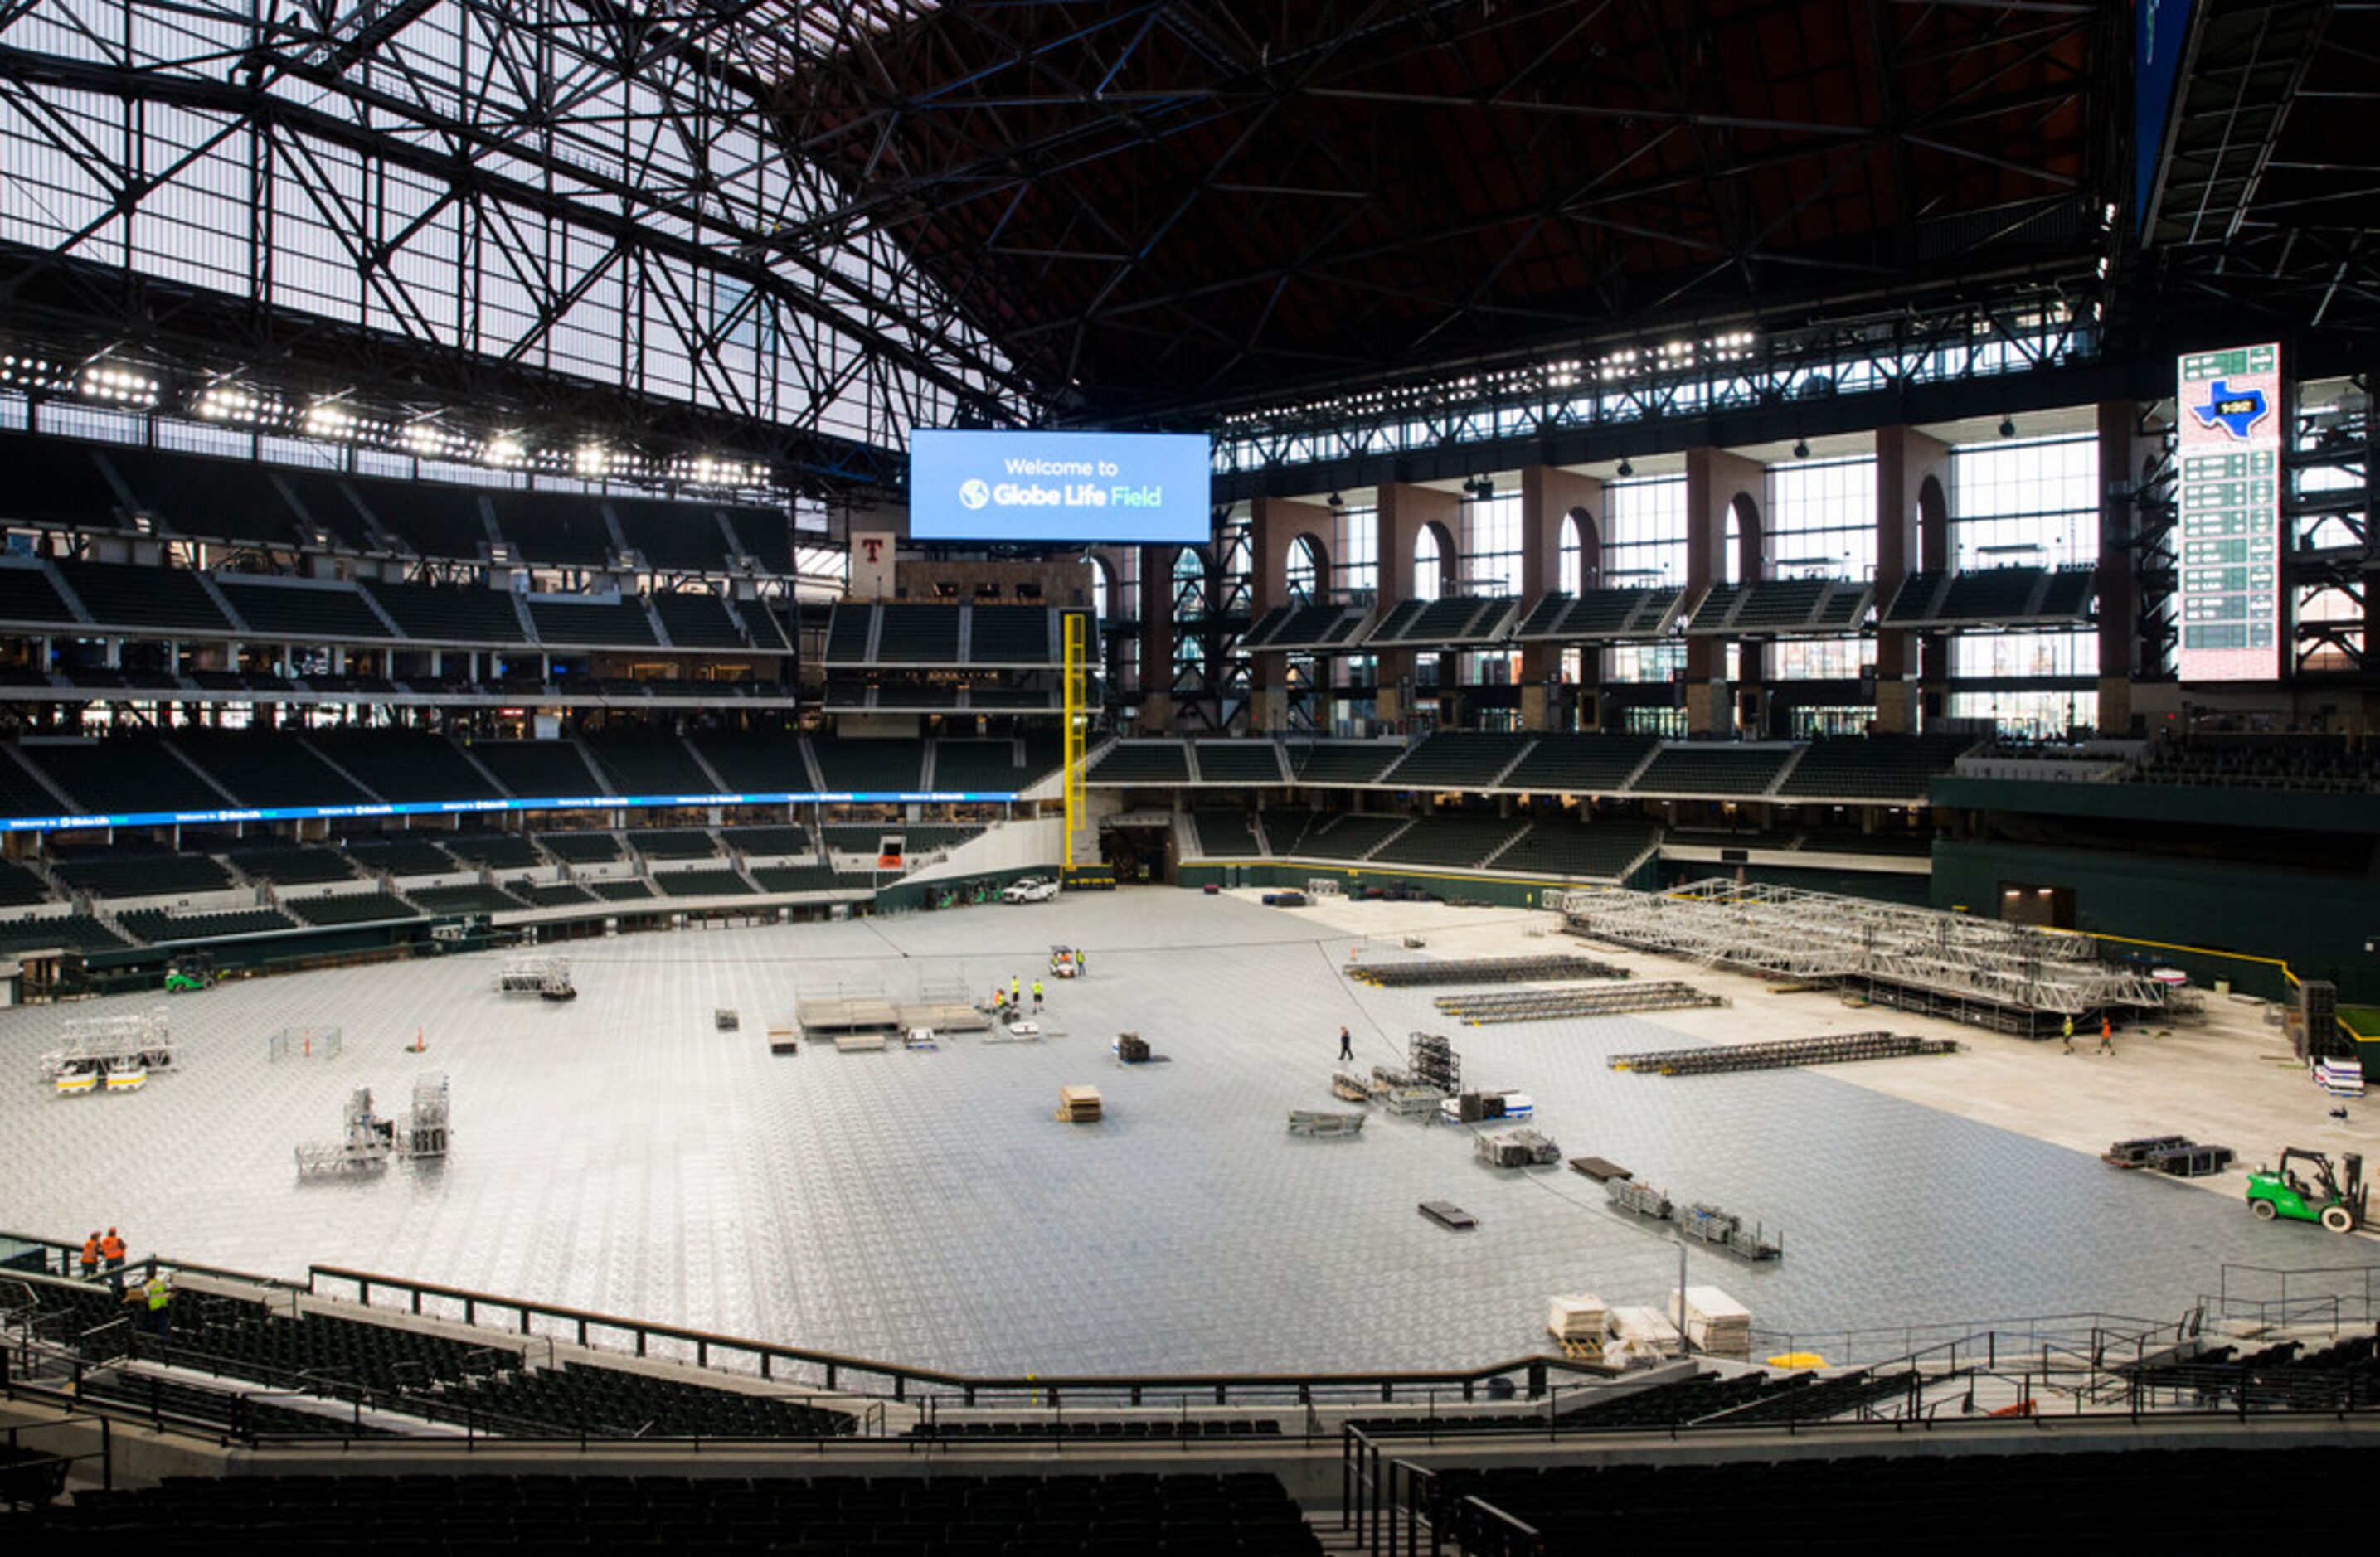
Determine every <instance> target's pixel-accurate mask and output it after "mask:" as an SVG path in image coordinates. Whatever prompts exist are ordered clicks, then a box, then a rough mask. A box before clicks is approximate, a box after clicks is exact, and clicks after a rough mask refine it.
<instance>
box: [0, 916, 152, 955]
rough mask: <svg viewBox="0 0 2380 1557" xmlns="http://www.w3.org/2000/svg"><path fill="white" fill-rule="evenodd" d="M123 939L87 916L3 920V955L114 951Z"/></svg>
mask: <svg viewBox="0 0 2380 1557" xmlns="http://www.w3.org/2000/svg"><path fill="white" fill-rule="evenodd" d="M123 945H124V937H123V936H121V935H117V934H116V933H115V931H113V930H111V929H109V928H108V927H107V926H106V925H104V924H102V923H100V922H99V921H98V920H96V919H93V918H92V917H91V915H89V914H87V913H65V914H55V915H51V916H48V917H45V918H41V919H11V920H6V921H0V956H14V955H16V954H17V953H18V952H20V951H41V950H44V949H47V948H49V947H65V948H66V949H67V950H68V951H115V950H116V949H118V948H120V947H122V946H123Z"/></svg>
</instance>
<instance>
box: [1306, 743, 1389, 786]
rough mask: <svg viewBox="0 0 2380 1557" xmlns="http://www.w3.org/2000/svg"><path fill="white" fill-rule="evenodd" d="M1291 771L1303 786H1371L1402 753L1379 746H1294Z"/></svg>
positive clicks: (1315, 744)
mask: <svg viewBox="0 0 2380 1557" xmlns="http://www.w3.org/2000/svg"><path fill="white" fill-rule="evenodd" d="M1288 751H1289V770H1290V772H1291V774H1292V775H1293V777H1294V778H1296V780H1297V782H1299V783H1301V784H1371V783H1377V782H1378V780H1379V777H1380V775H1381V774H1382V773H1383V772H1385V771H1386V770H1387V768H1388V766H1389V764H1390V763H1391V762H1394V761H1396V760H1397V758H1399V757H1400V756H1402V755H1403V751H1402V750H1401V749H1400V748H1398V747H1396V746H1391V745H1388V744H1385V743H1382V742H1371V741H1365V742H1354V741H1345V742H1333V741H1318V742H1314V743H1313V744H1312V745H1310V746H1291V747H1289V748H1288Z"/></svg>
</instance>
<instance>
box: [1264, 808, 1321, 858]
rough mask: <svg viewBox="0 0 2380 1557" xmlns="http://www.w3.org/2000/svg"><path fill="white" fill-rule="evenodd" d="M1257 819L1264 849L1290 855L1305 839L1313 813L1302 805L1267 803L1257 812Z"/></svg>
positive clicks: (1312, 820)
mask: <svg viewBox="0 0 2380 1557" xmlns="http://www.w3.org/2000/svg"><path fill="white" fill-rule="evenodd" d="M1257 822H1258V823H1259V825H1261V826H1262V827H1263V828H1264V840H1265V848H1266V851H1267V852H1269V853H1273V854H1280V855H1290V854H1294V853H1296V852H1297V851H1298V847H1299V845H1301V844H1303V843H1304V842H1305V832H1306V829H1307V828H1309V827H1313V826H1314V822H1315V813H1314V812H1313V811H1312V810H1311V809H1309V808H1308V807H1305V806H1303V805H1268V806H1266V807H1264V808H1263V809H1262V810H1260V811H1258V812H1257Z"/></svg>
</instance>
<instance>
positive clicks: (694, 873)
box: [651, 870, 752, 898]
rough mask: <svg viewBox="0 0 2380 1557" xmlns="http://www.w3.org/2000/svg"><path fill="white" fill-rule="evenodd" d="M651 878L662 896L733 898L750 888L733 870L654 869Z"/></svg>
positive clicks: (743, 893) (745, 892)
mask: <svg viewBox="0 0 2380 1557" xmlns="http://www.w3.org/2000/svg"><path fill="white" fill-rule="evenodd" d="M651 879H652V884H653V886H654V887H658V888H659V889H660V891H661V894H662V897H664V898H733V897H740V896H743V895H746V894H748V893H749V892H750V891H751V890H752V884H751V883H750V882H748V881H747V880H745V879H744V877H743V876H742V875H739V874H738V873H736V872H735V871H733V870H691V871H684V870H681V871H655V872H653V874H652V877H651Z"/></svg>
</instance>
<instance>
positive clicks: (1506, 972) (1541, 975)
mask: <svg viewBox="0 0 2380 1557" xmlns="http://www.w3.org/2000/svg"><path fill="white" fill-rule="evenodd" d="M1344 971H1345V972H1346V974H1347V976H1348V977H1349V978H1351V979H1354V980H1355V981H1356V982H1357V983H1358V984H1370V985H1371V986H1372V987H1373V988H1375V989H1411V988H1414V987H1415V986H1417V985H1422V984H1539V983H1552V982H1553V981H1555V980H1557V979H1624V978H1628V977H1630V976H1631V975H1630V973H1629V972H1628V970H1627V969H1625V968H1622V967H1620V966H1618V965H1617V964H1615V963H1610V962H1598V961H1597V960H1595V959H1594V958H1591V957H1567V956H1561V955H1559V954H1556V955H1551V956H1544V957H1471V958H1460V959H1448V960H1441V961H1432V962H1350V963H1348V964H1347V965H1346V968H1345V970H1344Z"/></svg>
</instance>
